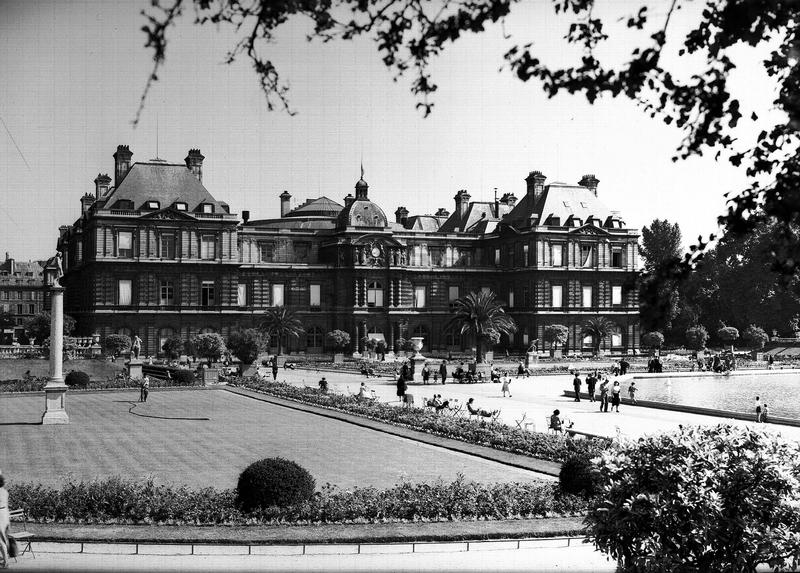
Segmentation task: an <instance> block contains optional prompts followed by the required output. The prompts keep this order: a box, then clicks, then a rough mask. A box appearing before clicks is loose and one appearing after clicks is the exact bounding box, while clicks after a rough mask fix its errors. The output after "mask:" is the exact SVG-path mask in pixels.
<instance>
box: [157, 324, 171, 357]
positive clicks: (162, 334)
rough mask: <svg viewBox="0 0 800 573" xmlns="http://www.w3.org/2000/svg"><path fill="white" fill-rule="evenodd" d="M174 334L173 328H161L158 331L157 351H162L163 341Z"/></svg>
mask: <svg viewBox="0 0 800 573" xmlns="http://www.w3.org/2000/svg"><path fill="white" fill-rule="evenodd" d="M173 336H175V330H174V329H173V328H170V327H166V328H161V329H159V331H158V352H164V343H165V342H166V341H167V340H168V339H170V338H172V337H173Z"/></svg>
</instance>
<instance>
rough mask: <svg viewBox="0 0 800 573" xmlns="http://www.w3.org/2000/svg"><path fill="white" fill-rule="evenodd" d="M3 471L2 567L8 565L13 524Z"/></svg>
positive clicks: (0, 487)
mask: <svg viewBox="0 0 800 573" xmlns="http://www.w3.org/2000/svg"><path fill="white" fill-rule="evenodd" d="M5 485H6V480H5V478H4V477H3V472H2V471H0V568H2V569H5V568H6V567H8V527H9V525H10V524H11V515H10V510H9V509H8V490H6V487H5Z"/></svg>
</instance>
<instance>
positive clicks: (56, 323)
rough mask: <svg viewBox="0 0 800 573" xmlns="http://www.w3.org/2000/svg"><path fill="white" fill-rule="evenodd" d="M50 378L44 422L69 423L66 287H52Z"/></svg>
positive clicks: (45, 394)
mask: <svg viewBox="0 0 800 573" xmlns="http://www.w3.org/2000/svg"><path fill="white" fill-rule="evenodd" d="M50 309H51V314H50V380H49V381H48V382H47V386H45V387H44V397H45V410H44V414H42V424H69V415H68V414H67V410H66V395H67V385H66V384H64V375H63V360H64V356H63V354H62V353H63V351H64V287H62V286H60V285H58V283H56V285H55V286H54V287H53V288H52V289H51V301H50Z"/></svg>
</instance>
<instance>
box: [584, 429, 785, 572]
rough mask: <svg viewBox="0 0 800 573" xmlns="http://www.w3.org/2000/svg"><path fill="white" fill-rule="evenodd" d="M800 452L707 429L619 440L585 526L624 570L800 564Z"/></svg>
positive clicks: (770, 440) (768, 439) (771, 439)
mask: <svg viewBox="0 0 800 573" xmlns="http://www.w3.org/2000/svg"><path fill="white" fill-rule="evenodd" d="M799 454H800V446H798V444H797V443H795V442H787V441H784V440H783V439H781V438H780V437H776V436H775V435H773V434H769V433H767V432H761V431H756V430H753V429H751V428H746V427H734V426H726V425H719V426H711V427H709V426H706V427H692V428H684V429H682V430H681V431H680V432H678V433H674V434H662V435H655V436H645V437H643V438H640V439H639V440H637V441H636V442H632V441H628V442H615V443H614V444H613V445H612V446H611V448H610V449H608V450H606V451H605V452H603V453H602V454H601V455H600V457H599V459H598V460H597V462H598V470H599V472H600V476H601V483H602V484H603V486H602V489H601V492H600V494H599V495H598V496H597V497H596V498H595V501H594V502H593V504H592V505H591V507H590V511H589V514H588V516H587V518H586V524H587V527H588V531H587V533H588V535H589V537H590V538H592V540H593V541H594V544H595V546H596V547H597V549H599V550H600V551H602V552H603V553H606V554H607V555H609V556H610V557H611V558H613V559H616V560H617V562H618V563H619V565H620V569H621V570H622V571H753V572H754V571H756V566H757V565H759V564H761V563H767V564H769V565H770V566H771V567H783V568H789V567H790V568H791V570H796V569H797V566H798V565H800V466H798V464H797V459H798V455H799Z"/></svg>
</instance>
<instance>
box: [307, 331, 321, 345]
mask: <svg viewBox="0 0 800 573" xmlns="http://www.w3.org/2000/svg"><path fill="white" fill-rule="evenodd" d="M322 340H323V339H322V329H321V328H320V327H319V326H312V327H311V328H309V329H308V330H307V331H306V347H307V348H322Z"/></svg>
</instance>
